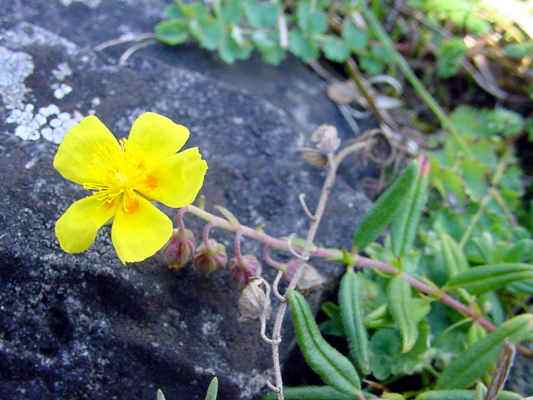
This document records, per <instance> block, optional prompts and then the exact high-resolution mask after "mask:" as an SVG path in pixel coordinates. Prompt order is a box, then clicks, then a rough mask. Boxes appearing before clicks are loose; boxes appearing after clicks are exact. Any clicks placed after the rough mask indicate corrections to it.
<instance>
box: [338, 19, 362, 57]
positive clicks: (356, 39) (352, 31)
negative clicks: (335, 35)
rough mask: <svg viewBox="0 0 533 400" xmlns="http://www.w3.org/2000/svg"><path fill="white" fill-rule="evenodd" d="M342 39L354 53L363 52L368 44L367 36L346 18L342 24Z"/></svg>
mask: <svg viewBox="0 0 533 400" xmlns="http://www.w3.org/2000/svg"><path fill="white" fill-rule="evenodd" d="M342 37H343V39H344V41H345V42H346V43H347V44H348V46H349V47H350V49H351V50H352V51H354V52H356V53H357V52H361V51H363V50H364V49H365V48H366V46H367V44H368V34H367V33H366V31H362V30H360V29H358V28H356V27H355V25H354V24H353V23H352V22H350V20H349V19H348V18H346V19H345V20H344V22H343V24H342Z"/></svg>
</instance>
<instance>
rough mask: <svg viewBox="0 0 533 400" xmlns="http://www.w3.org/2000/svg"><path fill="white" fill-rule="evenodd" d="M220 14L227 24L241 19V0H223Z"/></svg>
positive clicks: (236, 22) (235, 22)
mask: <svg viewBox="0 0 533 400" xmlns="http://www.w3.org/2000/svg"><path fill="white" fill-rule="evenodd" d="M220 15H221V16H222V18H223V19H224V21H225V22H226V23H227V24H229V25H232V24H238V23H239V22H240V20H241V0H223V1H222V2H221V6H220Z"/></svg>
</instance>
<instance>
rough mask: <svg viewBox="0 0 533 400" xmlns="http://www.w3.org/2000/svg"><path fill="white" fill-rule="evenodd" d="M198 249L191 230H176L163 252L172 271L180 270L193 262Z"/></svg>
mask: <svg viewBox="0 0 533 400" xmlns="http://www.w3.org/2000/svg"><path fill="white" fill-rule="evenodd" d="M195 248H196V241H195V240H194V234H193V233H192V231H190V230H189V229H184V228H178V229H174V232H173V234H172V237H171V238H170V240H169V241H168V243H167V245H166V247H165V249H164V250H163V257H164V258H165V262H166V264H167V266H168V267H169V268H170V269H175V270H177V271H178V270H180V269H182V268H183V267H184V266H185V265H187V263H188V262H190V261H191V259H192V256H193V254H194V250H195Z"/></svg>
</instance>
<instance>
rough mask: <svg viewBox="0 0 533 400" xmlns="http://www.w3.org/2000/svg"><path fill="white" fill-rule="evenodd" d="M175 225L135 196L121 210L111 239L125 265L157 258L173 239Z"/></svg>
mask: <svg viewBox="0 0 533 400" xmlns="http://www.w3.org/2000/svg"><path fill="white" fill-rule="evenodd" d="M171 235H172V222H171V221H170V219H169V218H168V217H167V216H166V215H165V214H163V213H162V212H161V211H159V210H158V209H157V208H156V207H155V206H154V205H153V204H152V203H150V202H149V201H148V200H146V199H144V198H143V197H141V196H139V195H136V194H134V193H132V194H129V195H126V196H124V201H123V204H121V205H119V206H118V207H117V213H116V215H115V219H114V220H113V228H112V230H111V238H112V240H113V245H114V246H115V250H116V251H117V255H118V257H119V258H120V260H121V261H122V262H123V263H126V262H135V261H142V260H144V259H146V258H148V257H150V256H152V255H154V254H155V253H156V252H157V251H158V250H159V249H161V248H162V247H163V246H164V245H165V244H166V243H167V242H168V240H169V239H170V236H171Z"/></svg>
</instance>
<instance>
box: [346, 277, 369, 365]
mask: <svg viewBox="0 0 533 400" xmlns="http://www.w3.org/2000/svg"><path fill="white" fill-rule="evenodd" d="M362 286H363V285H362V282H361V277H360V276H359V275H358V274H356V273H355V272H354V271H353V270H352V269H350V270H348V271H347V272H346V273H345V274H344V276H343V278H342V280H341V284H340V288H339V305H340V311H341V320H342V325H343V328H344V332H345V333H346V337H347V339H348V343H349V345H350V355H351V357H352V360H354V361H355V364H356V365H357V366H358V367H359V370H360V371H361V372H362V373H363V374H364V375H368V374H369V373H370V353H369V345H368V335H367V332H366V328H365V324H364V318H365V316H364V312H363V305H362V304H361V294H362V292H363V287H362Z"/></svg>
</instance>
